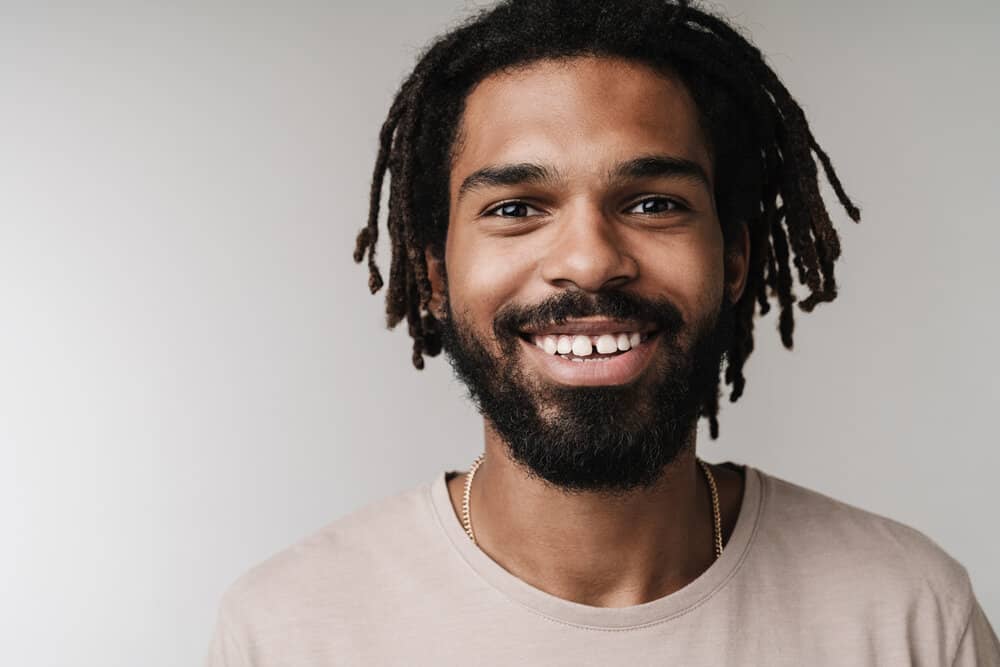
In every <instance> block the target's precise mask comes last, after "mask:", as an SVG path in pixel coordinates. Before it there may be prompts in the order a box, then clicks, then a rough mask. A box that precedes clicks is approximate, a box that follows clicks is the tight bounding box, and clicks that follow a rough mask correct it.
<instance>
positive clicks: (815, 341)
mask: <svg viewBox="0 0 1000 667" xmlns="http://www.w3.org/2000/svg"><path fill="white" fill-rule="evenodd" d="M471 6H472V5H469V4H463V3H461V2H456V1H453V0H436V1H434V2H426V1H425V2H421V3H419V6H418V4H417V3H412V2H400V1H398V0H397V1H394V2H388V1H386V0H371V1H369V2H366V3H364V5H363V7H358V6H344V5H342V4H338V3H328V4H322V3H305V2H296V3H288V2H282V3H278V2H272V3H269V4H266V3H254V4H253V5H240V6H236V5H233V6H227V5H224V4H221V3H197V4H191V5H189V6H187V7H181V6H178V5H168V4H167V3H161V4H159V5H154V4H147V3H135V4H132V5H128V6H125V5H121V6H113V5H110V4H105V5H96V4H93V3H91V4H90V5H89V6H88V8H87V9H82V8H80V7H76V6H73V5H65V6H61V7H57V6H56V5H53V4H51V3H25V4H20V5H19V4H11V3H4V4H2V5H0V12H2V14H0V95H2V104H0V147H2V149H0V309H2V311H0V312H2V324H0V525H2V526H3V529H2V535H3V537H2V538H0V539H2V548H0V628H3V630H2V631H0V632H2V633H3V635H5V636H4V637H3V639H2V641H0V662H2V663H3V664H8V665H68V664H73V665H95V666H96V665H100V666H102V667H112V666H119V665H120V666H125V665H138V664H142V665H147V666H149V667H154V666H161V665H162V666H164V667H166V666H168V665H169V666H177V665H189V664H197V663H198V662H199V661H200V660H201V659H202V656H203V654H204V651H205V647H206V644H207V641H208V638H209V633H210V631H211V628H212V625H213V623H214V614H215V609H216V604H217V602H218V598H219V596H220V595H221V593H222V591H223V590H224V589H225V587H226V586H227V585H228V584H229V583H230V582H231V581H232V580H233V579H234V578H235V577H236V576H238V575H239V574H240V573H242V572H243V571H244V570H245V569H246V568H248V567H249V566H251V565H252V564H254V563H256V562H259V561H260V560H262V559H263V558H265V557H267V556H268V555H270V554H272V553H274V552H275V551H277V550H279V549H281V548H283V547H285V546H286V545H288V544H290V543H291V542H293V541H295V540H296V539H298V538H299V537H301V536H303V535H305V534H307V533H309V532H312V531H314V530H316V529H317V528H319V527H320V526H322V525H323V524H324V523H326V522H328V521H330V520H332V519H334V518H336V517H338V516H340V515H342V514H344V513H345V512H348V511H350V510H352V509H355V508H357V507H359V506H361V505H362V504H365V503H367V502H370V501H372V500H374V499H376V498H379V497H382V496H384V495H387V494H390V493H394V492H397V491H401V490H404V489H406V488H409V487H411V486H413V485H415V484H417V483H420V482H423V481H426V480H428V479H430V478H431V477H432V476H433V475H434V474H436V473H437V472H438V471H440V470H442V469H444V468H447V469H459V468H463V469H464V468H465V467H466V466H467V465H468V463H469V462H470V461H471V460H472V458H474V457H475V455H476V454H477V453H478V452H479V451H480V447H481V431H480V428H481V427H480V420H479V419H478V417H477V416H476V414H475V413H474V412H473V411H472V410H471V408H470V407H469V406H468V405H467V404H466V403H465V402H464V401H463V400H462V396H463V391H462V389H461V387H460V386H458V385H457V384H456V382H455V381H453V380H452V379H451V377H450V372H449V369H448V367H447V364H446V363H445V362H444V360H443V359H441V360H433V361H432V362H431V363H429V367H428V369H427V370H426V371H424V372H423V373H418V372H416V371H414V370H413V369H412V368H411V367H410V364H409V355H410V353H409V339H408V338H407V336H406V334H405V331H404V330H402V329H400V330H397V331H395V332H393V333H391V334H390V333H387V332H386V331H385V330H384V328H383V325H382V297H381V295H380V296H379V297H378V298H375V297H372V296H370V295H369V294H368V292H367V288H366V279H367V275H366V273H365V271H364V270H363V269H362V268H360V267H357V266H355V265H354V264H353V263H352V262H351V260H350V254H351V250H352V248H353V243H354V235H355V232H356V231H357V229H358V227H359V226H360V225H361V224H362V222H363V220H364V217H365V213H366V199H367V191H368V183H369V178H370V173H371V167H372V161H373V159H374V155H375V138H376V133H377V131H378V128H379V126H380V124H381V121H382V118H383V116H384V113H385V111H386V109H387V107H388V104H389V101H390V99H391V96H392V94H393V92H394V91H395V89H396V86H397V85H398V83H399V82H400V80H401V78H402V77H403V75H404V74H405V73H406V71H407V70H408V68H409V67H410V66H411V65H412V63H413V59H414V56H415V55H416V53H417V51H418V49H419V48H420V47H421V46H422V45H423V44H424V43H425V42H426V40H427V39H428V38H430V37H431V36H432V35H434V34H436V33H437V32H439V31H440V30H441V29H443V28H445V27H446V26H448V25H451V24H453V23H454V22H455V21H456V20H457V19H458V18H460V17H462V16H464V15H465V11H466V10H467V9H469V8H470V7H471ZM716 7H718V8H719V9H720V10H722V11H724V12H726V13H727V14H729V15H730V16H731V17H732V18H733V19H735V20H736V21H737V22H739V23H740V24H741V25H743V26H744V27H745V28H746V29H747V30H748V31H749V32H750V33H751V34H752V36H753V37H754V39H755V41H756V42H757V43H758V44H759V45H760V46H761V47H762V48H763V49H764V51H765V53H766V54H767V55H768V56H769V58H770V61H771V63H772V64H773V66H774V67H775V68H776V69H777V70H778V72H779V73H780V74H781V75H782V76H783V78H784V80H785V81H786V83H787V84H788V86H789V87H790V89H791V90H792V91H793V93H794V94H795V95H797V97H798V99H799V100H800V101H801V102H802V104H803V106H804V107H805V109H806V112H807V114H808V116H809V118H810V120H811V122H812V125H813V128H814V131H815V133H816V135H817V137H818V138H819V141H820V143H821V144H822V145H823V146H824V147H825V148H826V149H827V150H828V151H829V152H830V154H831V156H832V157H833V159H834V162H835V164H836V166H837V167H838V169H839V170H840V173H841V175H842V177H843V179H844V182H845V185H846V187H847V188H848V191H849V193H850V194H851V195H853V196H854V197H855V198H856V200H857V201H858V203H859V204H860V205H861V206H862V208H863V215H864V220H863V222H862V224H861V225H858V226H854V225H852V224H851V223H850V222H849V221H848V220H847V218H846V216H844V215H843V214H842V213H840V212H839V211H837V209H836V207H835V206H834V205H833V204H831V207H830V208H831V211H833V212H834V216H835V219H836V220H837V221H838V223H839V224H840V227H841V229H842V232H843V233H842V237H843V244H844V259H843V262H842V263H841V264H840V266H839V270H838V275H839V277H840V283H841V286H842V289H841V296H840V298H839V299H838V300H837V301H836V302H835V303H834V304H831V305H825V306H821V307H820V308H819V310H818V311H817V312H815V313H814V314H813V315H812V316H805V317H801V318H800V320H799V323H798V328H797V331H796V335H797V338H796V340H797V349H796V351H795V352H793V353H788V352H785V351H784V350H782V349H781V348H780V345H779V344H778V338H777V334H776V333H775V331H774V327H775V325H776V319H775V318H774V316H773V314H772V315H769V316H768V317H767V318H766V319H765V320H763V321H762V322H760V323H759V325H758V332H759V335H758V347H757V350H756V352H755V353H754V355H753V357H752V358H751V360H750V362H749V366H748V369H747V370H748V387H747V394H746V395H745V396H744V398H743V399H741V400H740V402H739V403H737V404H735V405H732V404H728V403H726V404H725V405H724V407H723V411H722V415H721V419H722V438H721V440H720V441H719V442H717V443H714V444H712V443H710V442H709V441H708V439H707V436H705V437H704V439H703V440H702V449H701V453H702V455H703V456H705V457H707V458H708V459H709V460H727V459H729V460H735V461H740V462H747V463H751V464H753V465H755V466H757V467H760V468H761V469H763V470H765V471H767V472H770V473H772V474H775V475H778V476H781V477H785V478H787V479H790V480H792V481H795V482H797V483H800V484H803V485H806V486H809V487H812V488H815V489H818V490H820V491H823V492H825V493H828V494H831V495H833V496H836V497H838V498H841V499H843V500H845V501H848V502H850V503H853V504H857V505H860V506H862V507H864V508H867V509H870V510H873V511H876V512H879V513H882V514H886V515H888V516H891V517H893V518H896V519H898V520H901V521H903V522H905V523H908V524H910V525H913V526H915V527H916V528H918V529H920V530H922V531H924V532H925V533H927V534H928V535H930V536H931V537H932V538H933V539H935V540H936V541H937V542H938V543H939V544H941V545H942V546H943V547H944V548H945V549H946V550H947V551H949V552H950V553H951V554H953V555H954V556H955V557H956V558H957V559H958V560H960V561H961V562H962V563H963V564H964V565H966V566H967V568H968V569H969V571H970V573H971V575H972V578H973V582H974V584H975V587H976V590H977V591H978V594H979V596H980V599H981V601H982V603H983V606H984V607H985V609H986V611H987V614H988V615H989V616H990V617H991V618H992V620H993V623H994V625H997V624H998V623H1000V571H998V569H997V568H996V564H997V563H998V562H1000V539H998V537H997V534H996V530H995V510H996V508H997V500H996V498H997V495H996V490H995V483H994V479H995V476H996V466H997V464H998V463H1000V455H998V453H997V447H996V444H997V437H996V435H995V426H994V422H993V419H994V417H995V415H996V412H997V409H998V407H1000V401H998V394H1000V392H998V380H997V376H998V372H1000V364H998V362H997V360H996V356H995V350H996V346H995V331H996V328H997V325H998V323H1000V319H998V316H997V314H996V306H997V298H996V296H995V292H994V276H993V272H994V269H993V267H994V266H995V261H994V260H995V255H996V248H997V247H998V243H1000V231H998V225H997V213H998V210H1000V205H998V204H997V200H996V193H997V187H996V186H997V184H998V183H997V180H998V179H997V177H996V172H995V163H996V155H997V154H998V153H1000V140H998V132H997V130H996V126H995V123H996V118H997V117H998V116H1000V97H998V93H997V87H996V85H995V80H996V64H997V62H1000V47H998V42H997V40H996V39H995V36H996V34H997V28H998V24H1000V9H998V5H997V4H996V3H994V2H992V1H989V2H988V1H985V0H984V1H982V2H975V1H972V0H965V1H964V2H957V3H951V4H950V5H948V6H944V5H941V4H939V3H931V2H909V1H906V2H904V1H901V0H900V1H895V2H885V3H867V2H861V1H849V2H836V3H831V2H820V1H818V0H816V1H809V2H802V1H801V0H772V1H768V2H762V1H758V2H751V1H749V0H746V1H741V0H729V1H728V2H725V3H724V4H722V5H716ZM386 256H387V255H386V253H385V252H384V246H383V252H382V257H386Z"/></svg>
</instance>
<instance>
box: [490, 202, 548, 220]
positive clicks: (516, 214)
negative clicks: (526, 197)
mask: <svg viewBox="0 0 1000 667" xmlns="http://www.w3.org/2000/svg"><path fill="white" fill-rule="evenodd" d="M529 211H534V212H535V213H541V211H539V210H538V209H537V208H535V207H533V206H528V205H527V204H525V203H524V202H522V201H508V202H504V203H502V204H499V205H497V206H494V207H493V208H491V209H488V210H487V211H485V212H484V213H483V215H495V216H497V217H500V218H526V217H528V216H529V215H531V213H530V212H529Z"/></svg>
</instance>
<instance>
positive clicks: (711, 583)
mask: <svg viewBox="0 0 1000 667" xmlns="http://www.w3.org/2000/svg"><path fill="white" fill-rule="evenodd" d="M742 468H743V470H744V485H743V500H742V503H741V505H740V512H739V515H738V516H737V518H736V525H735V527H734V528H733V532H732V535H730V537H729V541H728V542H727V543H726V547H725V549H724V550H723V552H722V557H720V558H718V559H717V560H716V561H715V562H713V563H712V564H711V565H710V566H709V567H708V569H706V570H705V571H704V572H702V573H701V574H700V575H699V576H698V577H697V578H696V579H695V580H694V581H692V582H690V583H689V584H688V585H686V586H684V587H683V588H681V589H679V590H677V591H674V592H673V593H670V594H669V595H665V596H663V597H660V598H657V599H655V600H650V601H649V602H644V603H642V604H638V605H632V606H629V607H595V606H591V605H586V604H581V603H579V602H573V601H570V600H564V599H562V598H560V597H557V596H555V595H552V594H551V593H547V592H545V591H543V590H541V589H539V588H536V587H534V586H532V585H531V584H529V583H527V582H526V581H524V580H522V579H520V578H518V577H516V576H514V575H513V574H511V573H510V572H508V571H507V570H505V569H504V568H503V567H502V566H501V565H500V564H499V563H497V562H496V561H494V560H493V559H492V558H490V557H489V555H487V554H486V552H485V551H483V550H482V549H480V548H479V547H478V546H476V545H475V544H473V543H472V540H470V539H469V536H468V535H466V534H465V529H464V528H463V527H462V523H461V521H460V520H459V518H458V516H457V515H456V514H455V510H454V508H453V507H452V504H451V497H450V495H449V494H448V485H447V481H446V480H447V476H448V474H449V471H442V472H440V473H438V474H437V475H436V476H435V478H434V479H433V480H432V481H431V483H430V484H429V485H428V486H427V492H428V500H429V501H430V504H431V505H432V507H433V510H434V514H435V515H436V518H437V520H438V524H439V526H440V527H441V529H442V530H443V531H444V533H445V535H446V536H447V538H448V540H449V542H450V543H451V545H452V546H453V547H454V548H455V549H456V550H457V551H458V553H459V555H460V556H461V557H462V559H463V560H465V562H466V563H468V564H469V565H470V566H471V568H472V569H473V571H474V572H475V573H476V574H477V575H478V576H479V577H480V578H482V579H483V580H485V581H486V583H488V584H489V585H490V586H491V587H492V588H494V589H496V590H497V591H499V592H500V593H502V594H504V595H505V596H506V597H507V598H509V599H510V600H512V601H513V602H515V603H517V604H519V605H520V606H522V607H524V608H525V609H526V610H528V611H531V612H534V613H536V614H539V615H541V616H544V617H546V618H549V619H550V620H553V621H556V622H560V623H565V624H568V625H573V626H578V627H585V628H590V629H594V630H618V631H620V630H634V629H640V628H643V627H647V626H650V625H655V624H658V623H664V622H667V621H669V620H671V619H673V618H676V617H678V616H681V615H683V614H684V613H686V612H688V611H690V610H692V609H694V608H695V607H697V606H700V605H701V604H703V603H704V602H705V601H707V600H708V599H709V598H710V597H712V596H713V595H714V594H715V593H716V592H717V591H718V590H719V589H721V588H722V587H723V586H725V584H726V582H728V581H729V580H730V579H731V578H732V576H733V575H735V574H736V572H737V570H738V569H739V567H740V565H741V564H742V563H743V561H744V560H745V558H746V555H747V553H748V551H749V548H750V545H751V543H752V542H753V537H754V535H755V533H756V532H757V526H758V523H759V520H760V514H761V510H762V508H763V504H764V503H763V492H764V486H763V483H762V480H761V478H760V476H761V473H760V472H759V471H758V470H757V469H755V468H753V467H751V466H749V465H743V466H742Z"/></svg>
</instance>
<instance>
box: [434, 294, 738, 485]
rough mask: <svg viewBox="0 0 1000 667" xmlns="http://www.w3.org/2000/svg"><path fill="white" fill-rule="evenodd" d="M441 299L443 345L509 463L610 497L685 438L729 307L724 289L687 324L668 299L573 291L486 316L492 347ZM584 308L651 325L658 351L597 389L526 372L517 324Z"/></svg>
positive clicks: (711, 376)
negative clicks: (629, 375) (631, 372)
mask: <svg viewBox="0 0 1000 667" xmlns="http://www.w3.org/2000/svg"><path fill="white" fill-rule="evenodd" d="M445 306H446V312H447V319H446V320H444V321H443V322H441V336H442V346H443V348H444V350H445V352H446V353H447V356H448V360H449V362H450V363H451V366H452V368H453V370H454V372H455V375H456V376H457V377H458V379H459V380H461V381H462V382H463V383H464V384H465V385H466V387H467V388H468V391H469V396H470V398H471V399H472V401H473V402H474V403H475V405H476V407H477V408H478V410H479V412H480V413H481V414H482V415H483V417H485V418H486V419H487V420H488V421H489V422H490V423H491V424H492V426H493V429H494V430H495V432H496V433H497V434H498V435H499V436H500V438H501V439H502V440H503V441H504V443H505V445H506V446H507V450H508V453H509V454H510V458H511V459H512V460H513V461H514V462H515V463H516V464H518V465H519V466H520V467H521V468H523V469H524V470H525V471H526V472H527V473H528V474H529V475H530V476H532V477H536V478H539V479H541V480H544V481H546V482H548V483H549V484H551V485H554V486H555V487H557V488H560V489H562V490H564V491H568V492H582V491H598V492H602V493H606V494H609V495H617V494H623V493H626V492H629V491H633V490H637V489H643V488H649V487H652V486H653V485H655V484H656V482H657V481H658V480H659V479H660V478H661V477H662V475H663V473H664V472H665V469H666V468H667V467H668V466H669V465H670V464H671V463H673V462H674V461H675V460H676V459H677V457H678V456H679V455H680V454H681V453H682V452H684V451H685V450H686V449H687V448H688V447H692V446H693V435H694V428H695V425H696V423H697V420H698V417H699V415H700V413H701V407H702V405H703V403H704V401H705V399H706V398H708V397H709V396H711V393H712V392H718V381H719V373H720V370H721V365H722V360H723V358H724V353H725V350H727V349H728V347H729V344H730V341H731V339H732V335H733V306H732V305H731V304H730V303H729V301H728V300H727V299H726V298H725V297H723V299H722V301H721V303H720V304H719V306H718V308H717V309H716V311H715V312H714V313H713V316H712V317H710V318H708V319H707V320H706V321H704V322H700V323H695V324H693V325H686V324H685V322H684V319H683V316H682V315H681V313H680V311H679V310H678V309H677V308H676V307H675V306H674V305H673V304H672V303H670V302H669V301H668V300H666V299H659V300H652V299H646V298H643V297H639V296H637V295H635V294H632V293H630V292H623V291H606V292H599V293H596V294H588V293H585V292H580V291H571V292H561V293H559V294H556V295H554V296H553V297H551V298H549V299H547V300H545V301H544V302H542V303H540V304H538V305H536V306H517V305H509V306H506V307H504V308H502V309H501V310H500V311H499V312H498V313H497V315H496V317H495V318H494V321H493V337H494V339H495V341H496V343H497V346H499V347H500V350H501V352H500V353H499V354H495V353H491V352H490V350H489V349H488V348H487V346H486V345H484V344H483V343H482V342H481V341H480V340H479V339H478V338H477V336H476V335H475V333H474V332H473V330H472V328H471V326H469V325H467V324H465V323H464V322H463V321H462V320H461V319H459V318H456V316H455V313H454V312H452V310H451V305H450V303H448V301H447V299H446V301H445ZM588 316H601V317H608V318H613V319H618V320H626V319H634V320H640V321H644V322H648V323H652V324H654V325H655V327H656V333H655V336H656V338H658V339H659V340H657V341H649V342H648V343H647V344H656V345H657V346H658V349H656V350H654V356H653V358H652V359H651V360H650V362H649V367H647V368H646V370H645V371H644V372H643V374H642V375H641V376H640V377H639V378H637V379H636V380H634V381H632V382H630V383H628V384H625V385H615V386H596V387H591V386H587V387H570V386H565V385H556V384H552V383H543V382H541V381H537V380H536V381H533V380H532V379H531V378H529V377H528V376H527V375H526V373H525V370H524V367H523V364H522V361H523V360H522V357H523V351H522V350H521V349H520V344H521V343H520V339H521V338H522V333H521V331H523V330H524V329H525V328H528V327H542V326H546V325H548V324H551V323H556V324H562V323H564V322H565V321H566V320H567V319H569V318H580V317H588ZM529 344H531V343H529ZM584 363H602V362H584Z"/></svg>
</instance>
